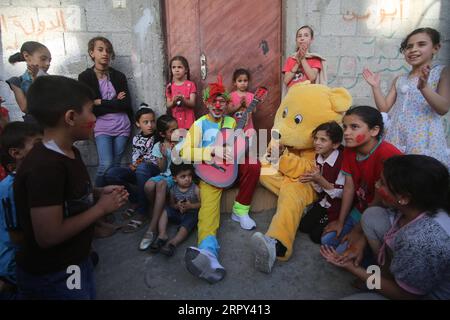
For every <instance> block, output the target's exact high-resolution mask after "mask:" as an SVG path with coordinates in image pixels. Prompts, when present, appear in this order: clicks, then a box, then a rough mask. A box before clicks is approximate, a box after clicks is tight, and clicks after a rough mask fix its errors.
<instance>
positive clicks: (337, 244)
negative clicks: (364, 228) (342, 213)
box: [321, 213, 359, 254]
mask: <svg viewBox="0 0 450 320" xmlns="http://www.w3.org/2000/svg"><path fill="white" fill-rule="evenodd" d="M358 222H359V221H356V220H355V219H354V218H353V216H352V214H351V213H349V214H348V216H347V218H346V219H345V222H344V226H343V228H342V231H341V234H340V235H339V237H338V238H336V232H335V231H332V232H328V233H326V234H324V235H323V236H322V239H321V243H322V244H323V245H328V246H330V247H333V248H335V249H336V252H337V253H339V254H341V253H343V252H344V251H345V250H347V245H348V243H347V242H344V243H341V240H342V239H343V238H344V237H345V236H346V235H347V234H349V233H350V231H352V229H353V227H354V226H355V225H356V224H358Z"/></svg>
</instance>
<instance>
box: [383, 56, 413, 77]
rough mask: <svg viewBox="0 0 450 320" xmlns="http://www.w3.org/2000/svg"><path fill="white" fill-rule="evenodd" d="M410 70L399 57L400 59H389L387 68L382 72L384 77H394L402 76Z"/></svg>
mask: <svg viewBox="0 0 450 320" xmlns="http://www.w3.org/2000/svg"><path fill="white" fill-rule="evenodd" d="M410 70H411V67H410V66H409V65H408V64H407V63H406V61H405V59H403V57H401V58H400V59H390V61H389V68H388V69H386V70H384V71H383V73H384V75H386V74H391V75H393V76H394V77H395V76H397V75H399V74H403V73H408V72H409V71H410Z"/></svg>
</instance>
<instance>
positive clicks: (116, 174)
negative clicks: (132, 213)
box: [104, 162, 160, 214]
mask: <svg viewBox="0 0 450 320" xmlns="http://www.w3.org/2000/svg"><path fill="white" fill-rule="evenodd" d="M159 173H160V170H159V168H158V166H156V165H154V164H151V163H144V162H143V163H141V164H139V165H138V166H137V168H136V171H133V170H131V169H130V168H120V167H119V168H118V167H113V168H110V169H109V170H108V171H107V172H106V173H105V179H104V181H105V183H106V185H111V184H117V185H121V186H124V187H125V188H126V189H127V191H128V193H129V194H130V202H131V203H137V204H138V209H137V210H138V212H139V213H142V214H146V213H147V212H148V201H147V197H146V196H145V191H144V185H145V183H146V182H147V180H148V179H150V178H151V177H154V176H157V175H159ZM133 185H135V186H137V190H136V188H133Z"/></svg>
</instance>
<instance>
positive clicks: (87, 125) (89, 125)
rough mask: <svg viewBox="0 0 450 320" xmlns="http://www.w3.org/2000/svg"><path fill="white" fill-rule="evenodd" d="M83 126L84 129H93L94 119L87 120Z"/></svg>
mask: <svg viewBox="0 0 450 320" xmlns="http://www.w3.org/2000/svg"><path fill="white" fill-rule="evenodd" d="M82 127H83V128H86V129H94V127H95V121H89V122H88V123H86V124H85V125H83V126H82Z"/></svg>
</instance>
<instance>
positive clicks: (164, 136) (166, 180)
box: [139, 114, 178, 252]
mask: <svg viewBox="0 0 450 320" xmlns="http://www.w3.org/2000/svg"><path fill="white" fill-rule="evenodd" d="M177 128H178V125H177V121H176V120H175V119H174V118H173V117H172V116H169V115H166V114H165V115H162V116H160V117H159V118H158V121H157V122H156V130H157V137H156V138H157V142H156V143H155V145H154V146H153V150H152V155H153V156H154V157H155V158H156V159H157V163H158V167H159V170H160V172H161V173H160V174H159V175H158V176H155V177H153V178H150V180H148V181H147V182H146V183H145V187H144V188H145V194H146V195H147V199H148V200H149V201H150V202H151V203H152V204H153V210H152V211H151V212H152V213H151V215H152V219H151V221H150V226H149V227H148V229H147V232H146V233H145V234H144V237H143V238H142V240H141V243H140V244H139V250H147V249H148V248H149V247H150V246H151V251H152V252H157V251H159V249H160V246H161V241H156V240H157V228H158V221H159V219H160V217H161V214H162V211H163V210H164V205H165V203H166V196H167V191H168V190H169V189H170V188H171V187H172V186H173V185H174V181H173V179H172V173H171V172H170V165H171V163H172V148H173V147H174V142H173V140H172V136H173V133H174V131H175V130H177Z"/></svg>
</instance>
